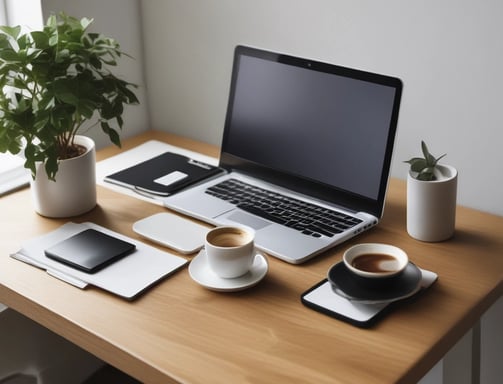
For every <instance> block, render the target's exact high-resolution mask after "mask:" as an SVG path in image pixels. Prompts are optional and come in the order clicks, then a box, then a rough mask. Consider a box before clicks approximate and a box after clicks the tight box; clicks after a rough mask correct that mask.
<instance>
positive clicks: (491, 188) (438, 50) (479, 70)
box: [105, 0, 503, 215]
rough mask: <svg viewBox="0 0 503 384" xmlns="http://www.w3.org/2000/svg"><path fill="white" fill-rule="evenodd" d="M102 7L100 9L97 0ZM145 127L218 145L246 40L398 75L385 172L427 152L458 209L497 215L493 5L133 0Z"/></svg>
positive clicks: (499, 59) (430, 0)
mask: <svg viewBox="0 0 503 384" xmlns="http://www.w3.org/2000/svg"><path fill="white" fill-rule="evenodd" d="M105 3H106V2H105ZM141 8H142V14H143V27H144V35H145V40H144V42H145V51H146V56H145V58H146V76H147V83H148V87H149V108H150V118H151V126H152V127H153V128H156V129H164V130H169V131H172V132H176V133H181V134H184V135H188V136H191V137H195V138H199V139H202V140H204V141H208V142H211V143H215V144H219V143H220V140H221V134H222V127H223V122H224V117H225V109H226V103H227V96H228V86H229V80H230V70H231V60H232V50H233V47H234V46H235V45H236V44H238V43H242V44H250V45H254V46H258V47H263V48H266V49H271V50H279V51H283V52H287V53H292V54H294V55H300V56H306V57H310V58H316V59H320V60H323V61H329V62H333V63H336V64H340V65H345V66H351V67H356V68H361V69H365V70H369V71H375V72H380V73H384V74H389V75H394V76H398V77H400V78H401V79H402V80H403V82H404V94H403V101H402V108H401V113H400V120H399V128H398V136H397V141H396V147H395V148H396V149H395V157H394V163H393V169H392V175H393V176H395V177H399V178H404V177H405V175H406V172H407V166H406V165H405V164H403V163H402V161H403V160H406V159H408V158H410V157H411V156H413V155H419V154H420V141H421V139H424V140H425V141H426V142H427V143H428V144H429V146H430V149H431V151H432V152H433V153H434V154H436V155H440V154H442V153H445V152H446V153H447V157H446V158H445V161H446V162H448V163H451V164H453V165H455V166H456V167H457V168H458V170H459V173H460V179H459V194H458V196H459V200H458V201H459V203H461V204H463V205H468V206H471V207H475V208H478V209H482V210H486V211H490V212H493V213H496V214H499V215H503V204H502V198H501V196H503V176H502V174H503V172H502V163H503V154H502V150H501V143H502V142H503V129H502V128H503V127H502V126H503V114H502V113H501V101H502V95H501V89H503V76H502V70H501V68H503V50H501V49H500V48H501V36H503V23H501V22H500V16H501V15H502V14H503V2H501V1H499V0H481V1H473V0H443V1H437V0H424V1H415V2H411V1H401V0H382V1H374V0H310V1H299V0H241V1H236V0H218V1H216V0H213V1H211V0H206V1H197V0H169V1H166V0H148V1H142V2H141Z"/></svg>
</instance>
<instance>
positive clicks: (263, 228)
mask: <svg viewBox="0 0 503 384" xmlns="http://www.w3.org/2000/svg"><path fill="white" fill-rule="evenodd" d="M401 93H402V83H401V81H400V80H399V79H398V78H395V77H390V76H384V75H379V74H375V73H369V72H364V71H360V70H356V69H350V68H345V67H341V66H337V65H332V64H327V63H322V62H319V61H314V60H309V59H304V58H300V57H294V56H290V55H285V54H279V53H274V52H269V51H264V50H260V49H256V48H251V47H244V46H238V47H236V49H235V53H234V64H233V71H232V79H231V85H230V96H229V103H228V109H227V116H226V120H225V127H224V133H223V140H222V146H221V153H220V164H219V165H220V167H222V168H224V169H225V170H226V173H225V174H224V175H221V176H219V177H217V178H213V179H211V180H208V181H207V182H205V183H203V184H199V185H197V186H193V187H190V188H189V189H187V190H184V191H182V192H179V193H177V194H175V195H172V196H170V197H168V198H166V199H165V200H164V202H165V205H166V207H168V208H170V209H173V210H175V211H178V212H181V213H184V214H186V215H189V216H191V217H195V218H197V219H200V220H203V221H206V222H208V223H211V224H215V225H224V224H233V225H236V224H241V225H246V226H250V227H252V228H254V229H255V231H256V244H257V246H258V248H259V249H261V250H263V251H264V252H266V253H268V254H270V255H272V256H275V257H278V258H279V259H282V260H284V261H287V262H289V263H293V264H299V263H302V262H304V261H306V260H308V259H310V258H312V257H313V256H315V255H317V254H319V253H321V252H323V251H325V250H327V249H329V248H331V247H333V246H334V245H336V244H340V243H341V242H343V241H345V240H348V239H350V238H352V237H353V236H355V235H357V234H359V233H362V232H363V231H365V230H367V229H369V228H371V227H372V226H374V225H376V224H377V223H378V221H379V219H380V218H381V216H382V213H383V208H384V200H385V194H386V188H387V184H388V177H389V170H390V163H391V157H392V151H393V144H394V140H395V133H396V127H397V120H398V111H399V106H400V98H401Z"/></svg>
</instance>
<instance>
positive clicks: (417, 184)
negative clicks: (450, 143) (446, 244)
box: [407, 165, 458, 242]
mask: <svg viewBox="0 0 503 384" xmlns="http://www.w3.org/2000/svg"><path fill="white" fill-rule="evenodd" d="M437 168H438V169H439V171H440V174H439V175H438V176H437V180H432V181H424V180H417V179H415V178H414V177H413V176H412V175H411V172H410V171H409V174H408V176H407V232H408V233H409V235H410V236H412V237H413V238H415V239H417V240H421V241H428V242H436V241H443V240H447V239H449V238H450V237H452V235H453V234H454V230H455V222H456V196H457V184H458V172H457V170H456V169H455V168H454V167H452V166H450V165H437Z"/></svg>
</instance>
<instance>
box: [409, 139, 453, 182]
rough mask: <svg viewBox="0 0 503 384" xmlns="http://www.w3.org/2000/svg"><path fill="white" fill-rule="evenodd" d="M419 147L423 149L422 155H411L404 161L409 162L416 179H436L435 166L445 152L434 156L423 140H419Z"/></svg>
mask: <svg viewBox="0 0 503 384" xmlns="http://www.w3.org/2000/svg"><path fill="white" fill-rule="evenodd" d="M421 149H422V151H423V156H424V157H413V158H412V159H410V160H407V161H405V163H407V164H410V170H411V171H412V176H413V177H415V178H416V179H417V180H423V181H432V180H436V179H437V178H436V176H435V168H436V166H437V163H438V161H439V160H440V159H441V158H443V157H444V156H445V155H446V154H445V153H444V154H443V155H442V156H440V157H438V158H436V157H435V156H433V155H432V154H431V153H430V151H429V150H428V147H427V146H426V143H425V142H424V141H421Z"/></svg>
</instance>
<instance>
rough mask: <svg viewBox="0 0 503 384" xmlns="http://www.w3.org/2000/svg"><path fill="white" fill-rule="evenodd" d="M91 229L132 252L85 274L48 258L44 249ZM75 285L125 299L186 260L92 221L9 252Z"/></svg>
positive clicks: (168, 273)
mask: <svg viewBox="0 0 503 384" xmlns="http://www.w3.org/2000/svg"><path fill="white" fill-rule="evenodd" d="M88 228H93V229H96V230H98V231H102V232H104V233H106V234H108V235H111V236H115V237H117V238H119V239H122V240H125V241H128V242H130V243H133V244H135V245H136V251H135V252H133V253H131V254H129V255H128V256H126V257H124V258H122V259H120V260H118V261H116V262H114V263H113V264H111V265H109V266H108V267H106V268H104V269H102V270H100V271H98V272H96V273H94V274H89V273H86V272H82V271H79V270H77V269H75V268H72V267H70V266H67V265H65V264H62V263H60V262H58V261H55V260H51V259H50V258H48V257H47V256H45V254H44V249H47V248H49V247H51V246H52V245H54V244H56V243H58V242H60V241H62V240H65V239H67V238H69V237H70V236H73V235H75V234H77V233H79V232H81V231H83V230H85V229H88ZM11 256H12V257H13V258H15V259H18V260H21V261H24V262H26V263H29V264H31V265H34V266H36V267H38V268H41V269H44V270H45V271H46V272H47V273H49V274H50V275H52V276H54V277H57V278H58V279H61V280H63V281H65V282H67V283H69V284H72V285H74V286H77V287H79V288H82V289H83V288H85V287H87V286H88V285H94V286H96V287H99V288H101V289H104V290H106V291H109V292H111V293H114V294H116V295H118V296H121V297H123V298H125V299H128V300H132V299H134V298H135V297H137V296H138V295H139V294H140V293H142V292H143V291H145V290H146V289H147V288H149V287H150V286H152V285H153V284H154V283H156V282H157V281H159V280H161V279H163V278H165V277H166V276H168V275H170V274H171V273H173V272H175V271H177V270H178V269H179V268H181V267H182V266H184V265H185V264H186V263H187V260H185V259H184V258H183V257H180V256H176V255H173V254H171V253H168V252H165V251H160V250H158V249H157V248H154V247H152V246H149V245H147V244H144V243H142V242H140V241H137V240H135V239H132V238H129V237H127V236H124V235H121V234H120V233H117V232H113V231H111V230H109V229H106V228H104V227H101V226H99V225H97V224H94V223H89V222H88V223H82V224H76V223H72V222H69V223H66V224H64V225H62V226H61V227H59V228H58V229H56V230H54V231H52V232H49V233H46V234H44V235H41V236H38V237H36V238H33V239H30V240H28V241H26V242H25V243H24V244H23V245H22V248H21V249H20V250H19V251H17V252H16V253H14V254H12V255H11Z"/></svg>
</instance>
